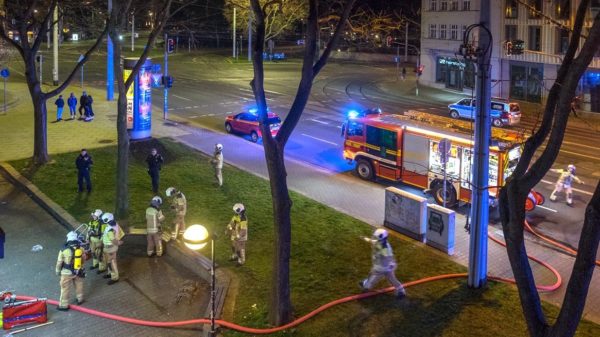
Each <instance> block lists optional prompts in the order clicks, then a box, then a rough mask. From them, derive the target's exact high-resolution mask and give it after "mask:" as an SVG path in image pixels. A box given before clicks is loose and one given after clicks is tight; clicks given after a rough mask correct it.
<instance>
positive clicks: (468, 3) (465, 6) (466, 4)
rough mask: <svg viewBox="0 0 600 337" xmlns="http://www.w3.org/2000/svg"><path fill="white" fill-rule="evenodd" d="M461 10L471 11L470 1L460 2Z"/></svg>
mask: <svg viewBox="0 0 600 337" xmlns="http://www.w3.org/2000/svg"><path fill="white" fill-rule="evenodd" d="M462 5H463V6H462V10H463V11H470V10H471V0H463V2H462Z"/></svg>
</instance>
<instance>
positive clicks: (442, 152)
mask: <svg viewBox="0 0 600 337" xmlns="http://www.w3.org/2000/svg"><path fill="white" fill-rule="evenodd" d="M451 148H452V142H451V141H450V139H448V138H442V139H440V143H439V144H438V154H439V156H440V161H441V162H442V163H446V162H448V156H449V155H450V149H451Z"/></svg>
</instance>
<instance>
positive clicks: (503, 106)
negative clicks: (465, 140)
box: [448, 98, 521, 127]
mask: <svg viewBox="0 0 600 337" xmlns="http://www.w3.org/2000/svg"><path fill="white" fill-rule="evenodd" d="M491 102H492V104H491V107H490V118H491V120H492V125H493V126H496V127H501V126H504V125H515V124H517V123H519V122H520V121H521V107H520V106H519V103H514V102H509V101H508V100H505V99H501V98H492V101H491ZM448 110H449V112H450V117H452V118H466V119H475V115H476V114H477V101H476V100H474V99H470V98H464V99H461V100H460V101H458V102H456V103H454V104H450V105H448Z"/></svg>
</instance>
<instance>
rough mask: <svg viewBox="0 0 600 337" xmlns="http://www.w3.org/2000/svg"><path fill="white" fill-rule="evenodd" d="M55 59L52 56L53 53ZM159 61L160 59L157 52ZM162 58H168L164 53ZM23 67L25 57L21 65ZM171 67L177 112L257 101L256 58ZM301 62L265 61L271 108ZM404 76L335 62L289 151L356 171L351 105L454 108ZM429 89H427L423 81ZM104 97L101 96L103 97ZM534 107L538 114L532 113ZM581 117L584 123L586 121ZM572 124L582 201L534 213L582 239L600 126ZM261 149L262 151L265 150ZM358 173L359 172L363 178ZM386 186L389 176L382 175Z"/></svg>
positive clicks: (218, 114) (216, 118) (201, 114)
mask: <svg viewBox="0 0 600 337" xmlns="http://www.w3.org/2000/svg"><path fill="white" fill-rule="evenodd" d="M64 55H65V56H64V60H65V61H64V62H61V65H60V69H61V76H62V77H61V78H64V77H66V74H63V72H65V70H66V69H67V68H68V67H72V66H73V65H74V64H75V61H76V60H77V55H78V51H77V50H76V49H72V48H71V49H65V52H64ZM103 58H105V55H102V54H101V55H99V56H98V57H96V58H93V59H92V60H91V61H90V62H89V63H88V64H87V65H86V66H85V72H84V75H85V81H86V82H85V85H93V86H96V87H99V88H104V87H105V83H104V82H103V78H104V77H105V68H104V65H105V62H104V60H103ZM48 60H49V58H48ZM156 60H157V61H158V60H159V59H156ZM160 61H161V62H162V59H160ZM48 64H49V63H48V62H47V65H46V66H45V68H44V76H45V78H46V79H50V76H51V73H50V71H51V69H50V67H49V66H48ZM16 68H17V69H18V65H17V66H16ZM169 73H170V74H171V75H172V76H174V78H175V82H174V86H173V88H172V89H170V91H169V109H168V114H169V117H177V118H178V119H179V120H183V121H184V122H187V123H190V124H195V125H199V126H202V127H207V128H210V129H214V130H222V131H223V132H225V131H224V119H225V116H227V115H229V114H234V113H238V112H241V111H243V110H244V109H246V108H248V107H250V106H253V105H254V103H253V102H254V96H253V94H252V91H251V88H250V85H249V82H250V80H251V79H252V76H253V73H252V66H251V64H247V63H245V62H244V63H242V62H240V63H231V62H227V61H226V59H225V57H223V58H222V59H220V58H219V57H216V56H215V55H214V54H189V55H188V54H185V53H181V54H177V55H173V56H171V57H170V64H169ZM16 76H17V78H18V76H19V74H18V72H17V74H16ZM299 76H300V64H299V63H298V62H294V61H289V62H280V63H270V62H266V63H265V88H266V95H267V102H268V104H269V107H270V109H271V111H274V112H277V113H278V114H280V115H281V116H282V118H285V116H286V113H287V110H288V109H289V107H290V106H291V103H292V102H293V98H294V96H295V92H296V90H297V85H298V82H299V79H300V77H299ZM395 79H396V69H395V67H394V65H392V64H390V65H378V64H354V63H348V62H330V63H329V64H328V65H327V66H326V67H325V68H324V69H323V71H322V72H321V73H320V74H319V76H318V77H317V79H316V80H315V82H314V86H313V90H312V93H311V97H310V100H309V102H308V104H307V106H306V109H305V111H304V114H303V117H302V119H301V120H300V122H299V124H298V126H297V128H296V130H295V131H294V133H293V135H292V137H291V138H290V140H289V143H288V145H287V147H286V154H287V156H289V157H293V158H295V159H299V160H302V161H305V162H308V163H310V164H313V165H316V166H319V167H321V168H324V169H327V170H330V171H332V172H336V173H342V174H348V175H352V174H353V173H352V169H353V165H349V164H347V163H346V161H345V160H344V159H343V158H342V146H343V140H342V138H341V136H340V133H341V124H342V122H343V120H344V118H345V113H346V112H347V111H348V110H349V109H351V108H368V107H373V106H379V107H381V108H383V109H384V111H388V112H402V111H405V110H408V109H414V110H420V111H426V112H428V113H432V114H436V115H443V116H446V115H447V111H448V110H447V104H449V103H452V102H453V101H448V100H447V98H446V101H444V97H447V96H444V95H443V92H440V93H441V94H440V95H439V97H440V99H438V100H432V99H431V98H429V99H425V98H424V97H423V96H415V95H414V89H413V86H414V77H412V78H411V77H409V78H408V79H407V80H406V81H407V84H406V86H405V87H406V88H407V90H404V91H402V92H398V93H393V92H390V91H389V90H383V89H382V86H383V85H384V84H385V82H390V81H393V80H395ZM421 90H424V89H421ZM153 95H154V96H155V97H154V100H153V101H154V102H155V103H154V104H155V107H154V113H162V101H163V95H162V89H155V90H153ZM97 99H98V98H97ZM530 115H531V114H530ZM580 124H581V123H580ZM580 124H579V125H577V126H575V127H574V126H569V128H568V130H567V132H566V134H565V140H564V143H563V146H562V149H561V153H560V154H559V157H558V158H557V160H556V163H555V166H554V167H556V168H559V167H565V166H566V165H567V164H570V163H573V164H575V165H577V167H578V174H579V176H580V177H581V178H582V179H583V180H584V181H585V182H586V184H585V185H578V186H575V187H576V190H575V204H574V206H573V207H569V206H567V205H565V204H564V197H563V199H560V198H559V200H558V201H559V202H556V203H553V202H550V201H549V200H547V201H546V203H545V204H544V205H543V206H541V207H538V208H537V209H536V210H534V211H533V212H531V213H530V214H529V219H530V222H531V223H532V225H534V226H535V227H536V228H538V229H539V230H540V231H541V232H543V233H546V234H549V235H551V236H553V237H554V238H556V239H558V240H560V241H562V242H564V243H566V244H568V245H571V246H573V247H577V243H578V240H579V233H580V229H581V224H582V222H583V216H584V208H585V205H586V204H587V202H588V201H589V200H590V197H591V194H592V191H593V188H594V186H595V183H596V182H597V179H598V176H600V170H598V168H599V167H600V156H599V155H598V153H599V150H600V146H599V145H597V144H600V134H599V132H598V130H596V129H595V128H594V127H593V126H586V125H584V126H581V125H580ZM536 125H537V120H536V118H532V117H529V118H524V119H523V120H522V122H521V123H520V125H519V126H518V127H517V128H522V129H525V130H532V129H534V127H535V126H536ZM258 155H261V156H262V153H259V154H258ZM356 179H358V178H356ZM555 180H556V174H553V173H549V174H548V175H547V176H546V177H545V178H544V180H543V181H542V182H541V183H540V184H539V185H538V186H537V187H536V190H538V191H540V192H541V193H542V194H543V195H545V196H546V198H547V199H549V198H548V197H549V195H550V193H551V191H552V188H553V183H554V181H555ZM377 184H380V185H381V187H382V188H384V187H386V186H389V185H390V183H389V182H377Z"/></svg>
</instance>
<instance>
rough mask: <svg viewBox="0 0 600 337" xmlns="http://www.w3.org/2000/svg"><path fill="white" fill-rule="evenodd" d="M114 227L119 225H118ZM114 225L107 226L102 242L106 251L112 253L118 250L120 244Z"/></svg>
mask: <svg viewBox="0 0 600 337" xmlns="http://www.w3.org/2000/svg"><path fill="white" fill-rule="evenodd" d="M114 227H117V226H116V225H115V226H114ZM114 227H113V226H106V229H105V230H104V233H103V234H102V244H103V245H104V251H105V252H107V253H111V252H112V251H116V249H117V246H118V244H119V240H117V232H116V229H115V228H114Z"/></svg>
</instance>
